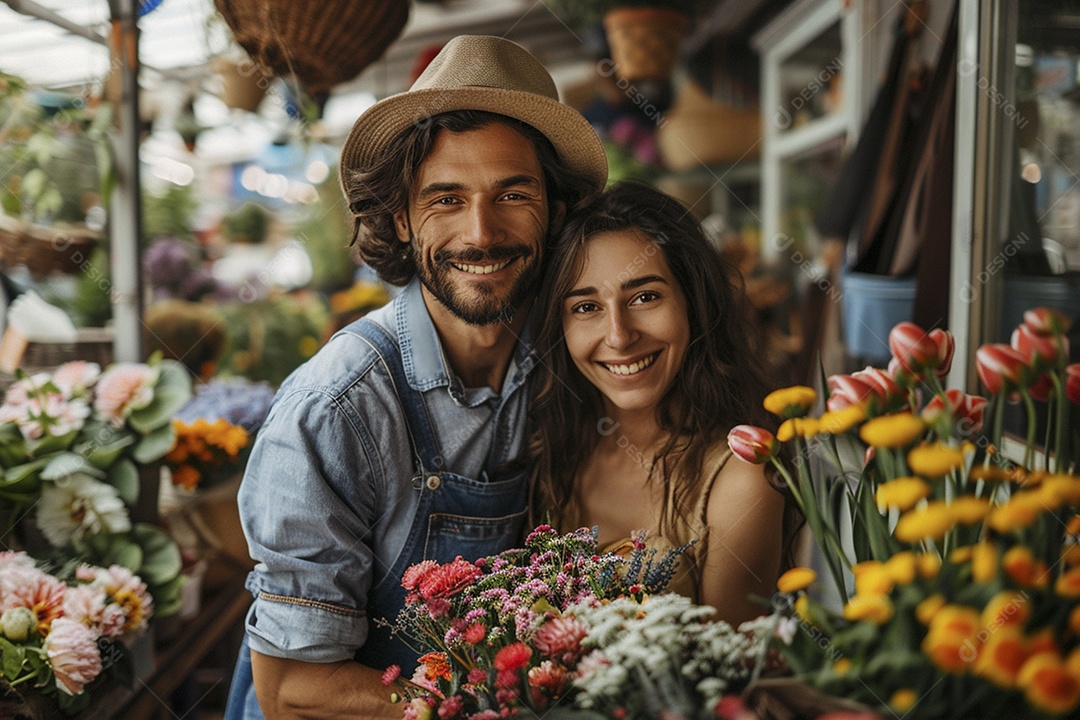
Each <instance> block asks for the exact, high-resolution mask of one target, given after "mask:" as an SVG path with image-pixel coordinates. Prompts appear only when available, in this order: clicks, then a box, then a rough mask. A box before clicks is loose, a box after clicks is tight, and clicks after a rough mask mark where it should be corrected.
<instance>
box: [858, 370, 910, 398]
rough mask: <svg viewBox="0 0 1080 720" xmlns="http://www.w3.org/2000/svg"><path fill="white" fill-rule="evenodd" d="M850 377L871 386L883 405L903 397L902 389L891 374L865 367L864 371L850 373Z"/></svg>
mask: <svg viewBox="0 0 1080 720" xmlns="http://www.w3.org/2000/svg"><path fill="white" fill-rule="evenodd" d="M851 377H853V378H855V379H856V380H862V381H863V382H865V383H866V384H868V385H872V386H873V387H874V388H875V389H876V391H877V394H878V397H880V398H881V399H882V401H883V403H884V404H885V405H890V404H892V402H893V401H894V400H897V399H902V398H903V397H904V390H903V388H901V387H900V386H899V385H898V384H897V382H896V380H894V379H893V376H892V375H891V374H889V373H887V372H886V371H884V370H881V369H880V368H875V367H867V368H866V369H865V370H859V371H858V372H854V373H852V374H851Z"/></svg>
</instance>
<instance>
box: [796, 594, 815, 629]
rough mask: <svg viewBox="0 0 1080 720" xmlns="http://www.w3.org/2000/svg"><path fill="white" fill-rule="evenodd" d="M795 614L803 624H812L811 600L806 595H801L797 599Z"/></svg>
mask: <svg viewBox="0 0 1080 720" xmlns="http://www.w3.org/2000/svg"><path fill="white" fill-rule="evenodd" d="M795 614H796V615H798V616H799V619H801V620H802V621H803V622H808V623H812V622H813V621H812V620H811V619H810V598H808V597H807V596H806V595H800V596H799V597H797V598H796V599H795Z"/></svg>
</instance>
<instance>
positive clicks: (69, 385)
mask: <svg viewBox="0 0 1080 720" xmlns="http://www.w3.org/2000/svg"><path fill="white" fill-rule="evenodd" d="M100 375H101V366H100V365H98V364H97V363H92V362H86V361H85V360H76V361H74V362H68V363H64V364H63V365H61V366H60V367H58V368H57V369H56V372H54V373H53V375H52V381H53V384H54V385H56V387H58V388H60V392H62V393H63V394H64V396H65V397H68V398H71V397H75V396H76V395H82V394H83V393H85V392H86V391H87V390H88V389H89V388H90V386H91V385H93V384H94V381H95V380H97V379H98V377H99V376H100Z"/></svg>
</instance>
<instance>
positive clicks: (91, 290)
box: [67, 246, 112, 327]
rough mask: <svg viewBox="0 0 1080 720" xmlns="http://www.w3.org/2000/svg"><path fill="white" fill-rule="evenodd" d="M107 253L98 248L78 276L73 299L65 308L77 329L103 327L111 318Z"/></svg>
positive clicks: (102, 248)
mask: <svg viewBox="0 0 1080 720" xmlns="http://www.w3.org/2000/svg"><path fill="white" fill-rule="evenodd" d="M111 288H112V282H111V281H110V280H109V253H108V250H107V249H106V248H104V247H102V246H99V247H98V248H97V249H96V250H94V253H93V254H92V255H91V256H90V259H89V260H88V261H87V263H86V268H85V271H84V272H83V273H81V274H80V275H79V278H78V284H77V285H76V288H75V297H74V298H73V299H72V301H71V303H70V304H69V305H68V306H67V310H68V312H69V313H70V314H71V319H72V321H73V322H74V323H75V325H77V326H78V327H103V326H104V325H105V323H106V322H108V320H109V319H110V318H112V298H111V297H110V295H109V291H110V289H111Z"/></svg>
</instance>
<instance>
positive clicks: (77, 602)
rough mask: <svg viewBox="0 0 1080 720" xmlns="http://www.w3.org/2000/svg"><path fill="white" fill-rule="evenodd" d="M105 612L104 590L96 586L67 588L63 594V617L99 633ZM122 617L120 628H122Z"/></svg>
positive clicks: (121, 617) (121, 618)
mask: <svg viewBox="0 0 1080 720" xmlns="http://www.w3.org/2000/svg"><path fill="white" fill-rule="evenodd" d="M104 612H105V589H104V588H102V587H98V586H96V585H78V586H76V587H73V588H68V591H67V592H66V593H65V594H64V617H66V618H70V619H71V620H74V621H75V622H77V623H79V624H80V625H85V626H86V627H88V628H91V629H94V630H97V631H98V634H104V633H102V632H101V620H102V615H103V613H104ZM123 625H124V620H123V615H122V614H121V616H120V626H121V627H123Z"/></svg>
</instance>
